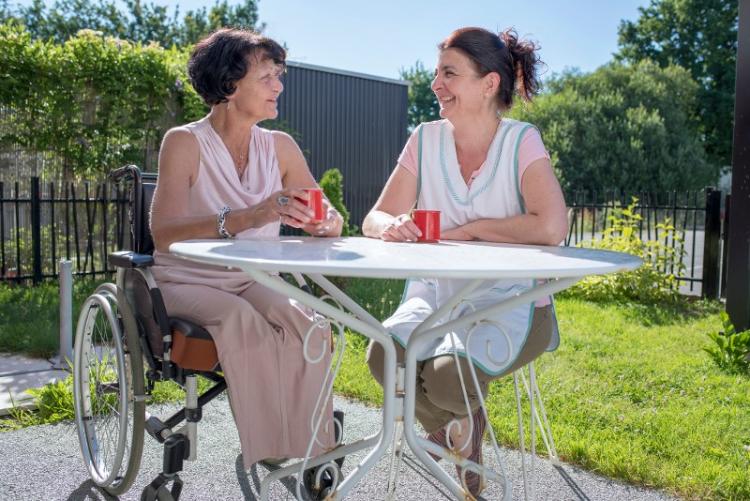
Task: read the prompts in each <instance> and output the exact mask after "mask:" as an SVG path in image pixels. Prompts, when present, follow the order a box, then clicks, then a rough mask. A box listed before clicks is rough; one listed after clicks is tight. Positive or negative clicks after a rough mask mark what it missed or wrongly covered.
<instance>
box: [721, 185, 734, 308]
mask: <svg viewBox="0 0 750 501" xmlns="http://www.w3.org/2000/svg"><path fill="white" fill-rule="evenodd" d="M731 200H732V195H731V194H729V193H727V194H726V196H725V197H724V225H723V226H724V230H723V231H722V233H721V292H720V296H721V297H724V298H725V297H727V273H728V271H729V260H728V259H727V254H728V253H729V217H730V212H731V210H730V205H731Z"/></svg>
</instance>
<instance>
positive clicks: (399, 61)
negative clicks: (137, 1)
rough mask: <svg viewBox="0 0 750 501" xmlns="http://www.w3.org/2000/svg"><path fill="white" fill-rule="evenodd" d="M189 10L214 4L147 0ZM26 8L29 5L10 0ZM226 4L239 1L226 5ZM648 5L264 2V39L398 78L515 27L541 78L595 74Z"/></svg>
mask: <svg viewBox="0 0 750 501" xmlns="http://www.w3.org/2000/svg"><path fill="white" fill-rule="evenodd" d="M151 1H153V3H156V4H159V5H167V6H169V7H172V8H173V7H174V6H175V5H177V4H178V3H179V5H180V11H181V12H183V13H184V12H187V11H188V10H195V9H198V8H200V7H203V6H210V5H212V4H213V3H214V0H144V3H145V2H151ZM11 3H20V4H28V3H29V1H28V0H21V1H19V0H16V1H15V2H14V1H13V0H11ZM229 3H230V4H232V3H237V2H236V1H234V0H229ZM648 3H649V1H648V0H567V1H566V0H534V1H523V0H520V1H515V2H510V1H506V0H494V1H493V0H453V1H445V0H433V1H428V0H411V1H409V0H377V1H360V0H349V1H346V0H260V1H259V2H258V11H259V17H260V21H261V22H264V23H266V30H265V34H266V35H268V36H270V37H272V38H274V39H276V40H277V41H279V42H284V43H285V44H286V46H287V47H288V48H289V59H290V60H292V61H298V62H303V63H308V64H315V65H319V66H327V67H331V68H336V69H343V70H348V71H355V72H359V73H366V74H370V75H376V76H381V77H387V78H398V76H399V70H400V69H402V68H408V67H410V66H412V65H413V64H414V63H415V62H416V61H417V60H419V61H421V62H422V63H423V64H424V65H425V66H426V67H427V68H429V69H431V68H433V67H434V65H435V62H436V59H437V49H436V46H437V44H438V43H439V42H440V41H441V40H443V39H444V38H445V37H446V36H447V35H448V34H450V32H451V31H453V30H454V29H456V28H459V27H462V26H481V27H484V28H487V29H490V30H493V31H499V30H503V29H505V28H508V27H514V28H515V29H516V31H518V33H519V35H521V36H522V37H528V38H531V39H532V40H535V41H536V42H537V43H538V44H539V45H540V46H541V50H540V55H541V58H542V61H544V62H545V63H546V65H547V69H546V72H545V73H544V74H543V75H542V78H545V77H547V76H549V75H550V74H552V73H559V72H560V71H562V70H564V69H565V68H578V69H580V70H582V71H584V72H588V71H592V70H594V69H596V68H597V67H599V66H601V65H602V64H604V63H606V62H608V61H609V60H610V59H611V58H612V53H613V52H615V51H616V50H617V27H618V25H619V23H620V21H621V20H622V19H630V20H634V19H636V18H637V17H638V7H639V6H646V5H648Z"/></svg>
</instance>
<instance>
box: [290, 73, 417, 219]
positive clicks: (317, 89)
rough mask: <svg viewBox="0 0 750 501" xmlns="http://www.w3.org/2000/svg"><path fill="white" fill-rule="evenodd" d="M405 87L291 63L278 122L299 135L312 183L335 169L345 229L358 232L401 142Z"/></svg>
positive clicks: (401, 145)
mask: <svg viewBox="0 0 750 501" xmlns="http://www.w3.org/2000/svg"><path fill="white" fill-rule="evenodd" d="M407 91H408V87H407V85H406V84H405V83H399V82H397V81H388V80H385V79H378V78H377V77H372V78H367V76H365V75H361V76H360V75H356V74H349V73H346V72H342V73H338V72H336V71H335V70H327V69H323V68H318V67H308V66H307V65H301V64H299V63H292V64H290V66H289V68H288V73H287V75H286V76H285V78H284V93H283V94H282V95H281V98H280V101H279V119H280V120H283V121H285V122H286V123H287V124H288V125H289V126H290V127H291V128H292V129H294V130H295V131H296V132H298V133H299V135H300V137H299V145H300V147H301V148H302V150H303V151H304V153H305V157H307V160H308V162H309V164H310V169H311V170H312V172H313V175H314V176H315V178H316V179H318V180H320V176H321V175H322V174H323V172H325V171H326V170H327V169H330V168H333V167H336V168H338V169H339V170H340V171H341V173H342V174H343V176H344V199H345V203H346V207H347V208H348V209H349V212H350V213H351V220H350V221H351V223H352V224H356V225H357V226H361V224H362V219H363V218H364V216H365V215H366V214H367V211H368V210H369V209H370V208H371V207H372V205H373V204H374V203H375V200H376V199H377V197H378V195H379V194H380V191H381V190H382V188H383V186H384V185H385V182H386V180H387V179H388V176H389V175H390V173H391V171H392V170H393V167H394V166H395V165H396V160H397V159H398V155H399V153H400V152H401V149H402V148H403V146H404V143H405V142H406V137H407V132H406V130H407V115H406V113H407Z"/></svg>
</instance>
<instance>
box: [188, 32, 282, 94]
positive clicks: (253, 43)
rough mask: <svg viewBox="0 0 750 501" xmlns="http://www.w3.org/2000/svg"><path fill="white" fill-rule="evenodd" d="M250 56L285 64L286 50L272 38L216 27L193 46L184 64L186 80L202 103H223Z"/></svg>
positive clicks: (247, 64) (232, 90) (243, 72)
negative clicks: (186, 68)
mask: <svg viewBox="0 0 750 501" xmlns="http://www.w3.org/2000/svg"><path fill="white" fill-rule="evenodd" d="M254 55H257V56H258V57H259V58H260V60H265V59H271V60H273V62H274V63H276V64H279V65H282V66H285V65H286V50H284V48H283V47H282V46H281V45H279V44H278V43H277V42H275V41H274V40H272V39H270V38H268V37H265V36H263V35H260V34H258V33H255V32H254V31H250V30H243V29H235V28H222V29H220V30H217V31H215V32H213V33H211V34H210V35H208V36H207V37H206V38H204V39H203V40H201V41H200V42H198V43H197V44H196V45H195V48H194V49H193V52H192V54H191V55H190V59H189V60H188V65H187V67H188V76H189V77H190V83H191V84H192V85H193V88H194V89H195V91H196V92H197V93H198V94H199V95H200V96H201V97H202V98H203V100H204V101H205V102H206V104H208V105H210V106H213V105H215V104H219V103H223V102H226V101H227V96H230V95H231V94H232V93H233V92H234V91H235V88H236V84H237V81H238V80H241V79H242V78H243V77H244V76H245V75H246V74H247V71H248V70H249V69H250V58H251V56H254Z"/></svg>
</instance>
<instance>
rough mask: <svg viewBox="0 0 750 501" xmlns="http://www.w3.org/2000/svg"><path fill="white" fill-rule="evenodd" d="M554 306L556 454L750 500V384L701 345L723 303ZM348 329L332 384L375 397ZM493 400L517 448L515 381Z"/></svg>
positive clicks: (706, 495) (545, 372)
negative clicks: (687, 307) (687, 309)
mask: <svg viewBox="0 0 750 501" xmlns="http://www.w3.org/2000/svg"><path fill="white" fill-rule="evenodd" d="M557 306H558V314H559V317H560V330H561V333H562V344H561V346H560V348H559V349H558V350H557V352H555V353H553V354H546V355H544V356H543V357H542V358H541V359H539V360H538V362H537V373H538V378H539V386H540V388H541V391H542V395H543V398H544V402H545V406H546V408H547V413H548V416H549V418H550V420H551V425H552V432H553V435H554V438H555V443H556V445H557V451H558V454H559V455H560V457H561V458H562V459H563V460H564V461H566V462H569V463H575V464H578V465H581V466H583V467H585V468H586V469H588V470H591V471H595V472H597V473H600V474H602V475H605V476H608V477H612V478H618V479H622V480H625V481H628V482H632V483H634V484H640V485H645V486H650V487H656V488H660V489H665V490H667V491H670V492H672V493H675V494H677V495H679V496H681V497H684V498H686V499H727V500H747V499H750V473H749V472H750V380H749V379H748V378H747V377H741V376H731V375H727V374H724V373H722V372H721V371H719V370H718V369H717V368H716V367H715V366H714V365H713V363H712V362H711V361H710V360H709V358H708V356H707V355H706V354H705V353H704V352H703V351H702V348H703V347H704V346H708V338H707V336H706V333H707V332H709V331H715V330H719V329H720V327H721V323H720V320H719V316H718V313H716V312H715V311H712V310H714V309H715V306H714V307H713V308H711V307H710V306H709V307H708V308H706V307H705V306H698V307H694V308H692V310H693V313H692V314H686V313H684V312H675V311H669V310H665V309H661V308H657V307H644V306H641V305H614V304H606V305H601V304H595V303H589V302H585V301H580V300H577V299H574V298H562V299H559V300H558V302H557ZM349 337H350V350H348V353H347V354H346V357H345V361H344V364H343V367H342V369H341V373H340V376H339V377H338V378H337V379H336V391H337V393H339V394H342V395H348V396H351V397H354V398H357V399H361V400H364V401H366V402H369V403H372V404H379V403H380V402H381V401H382V392H381V391H380V387H379V386H378V384H377V383H376V382H375V381H374V380H373V379H372V377H371V376H370V375H369V372H368V369H367V365H366V364H365V361H364V343H363V342H361V341H360V339H359V336H358V335H354V334H351V333H350V336H349ZM488 402H489V404H488V408H489V412H490V419H491V421H492V424H493V426H494V427H495V432H496V434H497V436H498V441H499V442H501V443H502V444H503V445H507V446H510V447H516V448H517V447H518V435H517V424H516V411H515V400H514V397H513V384H512V379H511V378H504V379H502V380H500V381H497V382H496V383H494V384H493V386H492V388H491V391H490V396H489V399H488ZM540 445H541V443H540Z"/></svg>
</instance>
